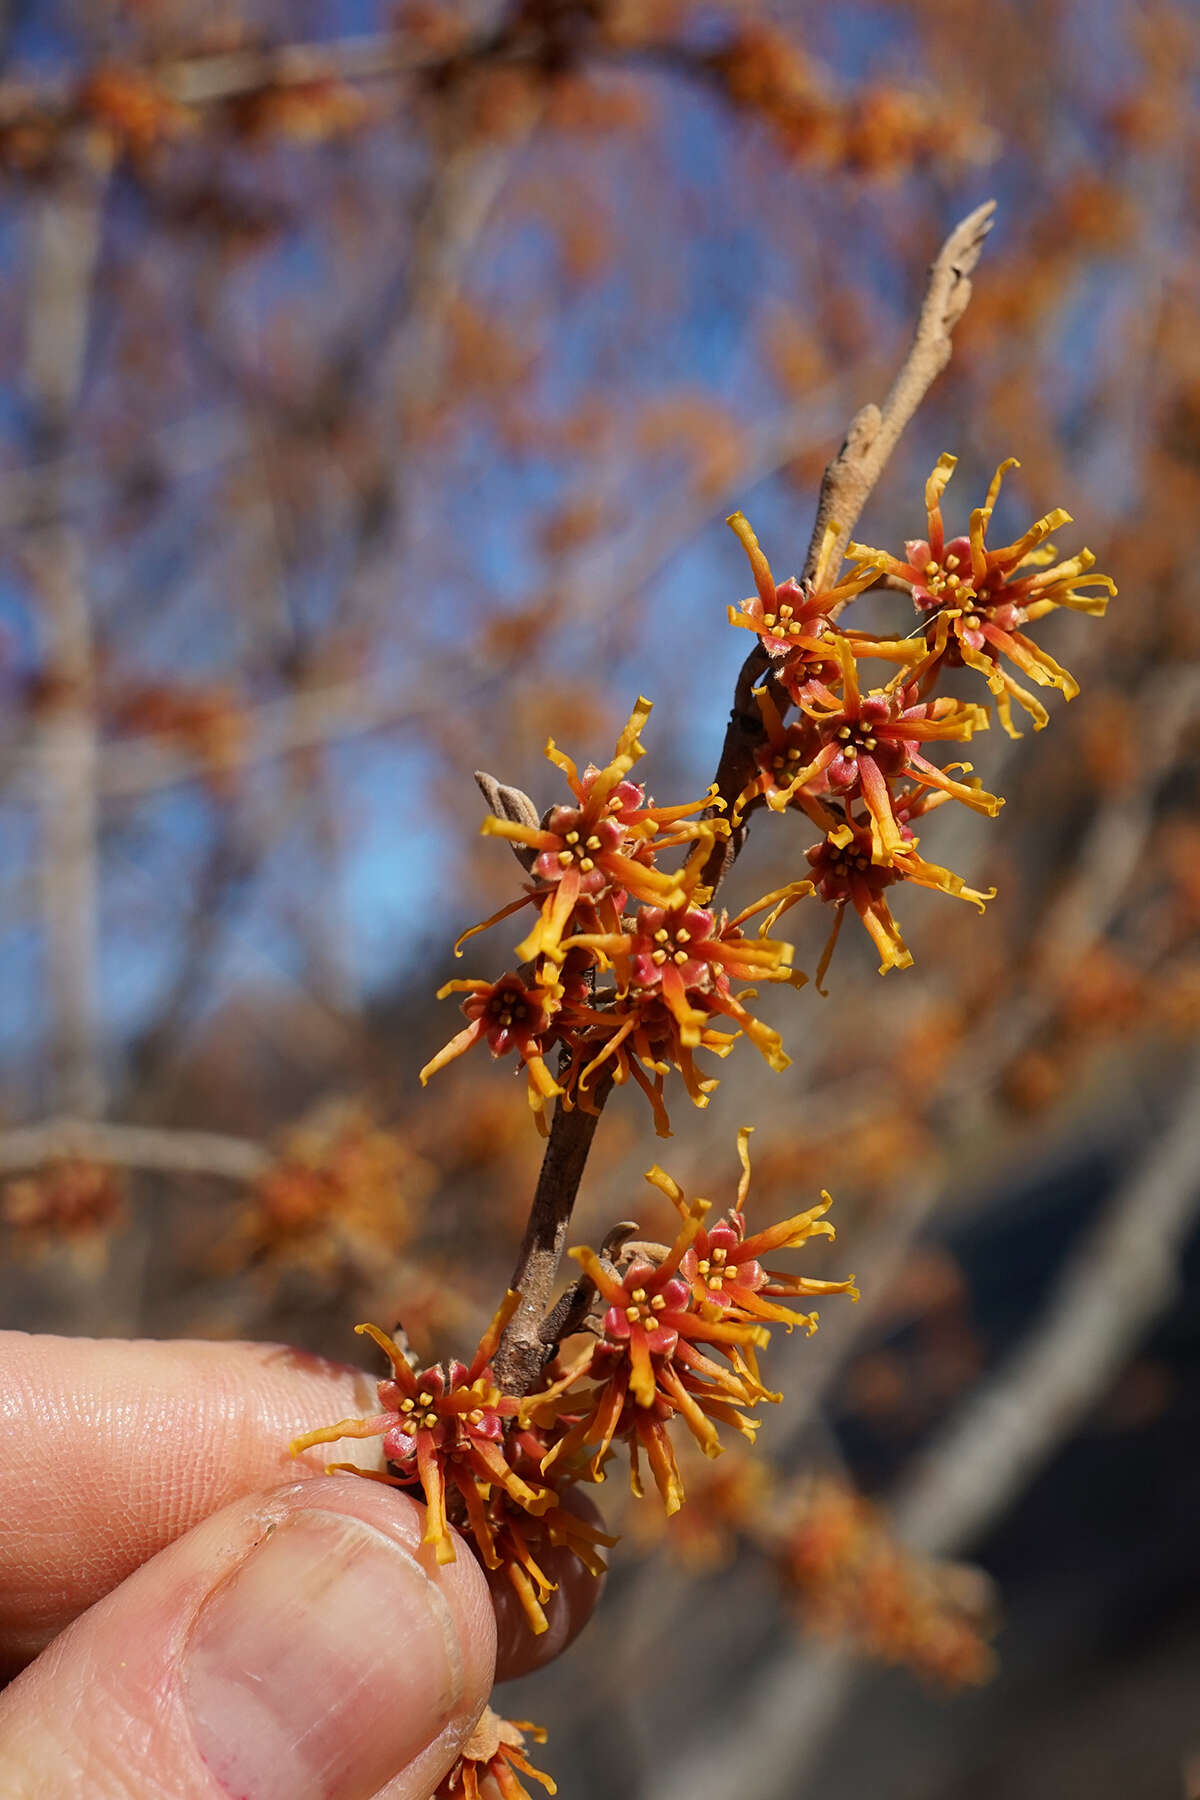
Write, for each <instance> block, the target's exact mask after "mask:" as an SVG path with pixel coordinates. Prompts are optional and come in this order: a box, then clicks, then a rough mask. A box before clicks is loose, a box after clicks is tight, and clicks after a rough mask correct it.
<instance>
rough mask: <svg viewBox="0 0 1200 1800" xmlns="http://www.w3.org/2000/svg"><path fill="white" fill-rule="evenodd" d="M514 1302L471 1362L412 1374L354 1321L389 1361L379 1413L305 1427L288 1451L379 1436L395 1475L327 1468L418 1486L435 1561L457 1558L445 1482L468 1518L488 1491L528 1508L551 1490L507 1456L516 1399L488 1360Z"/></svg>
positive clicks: (541, 1508)
mask: <svg viewBox="0 0 1200 1800" xmlns="http://www.w3.org/2000/svg"><path fill="white" fill-rule="evenodd" d="M519 1300H520V1296H519V1295H518V1294H515V1293H512V1292H510V1293H509V1294H508V1295H507V1296H506V1298H505V1300H504V1303H503V1305H502V1306H501V1307H500V1309H499V1311H498V1312H497V1313H496V1316H495V1318H494V1319H493V1320H492V1322H491V1324H490V1325H489V1326H488V1328H487V1330H486V1332H485V1333H484V1335H483V1337H482V1338H481V1339H480V1341H479V1345H478V1348H477V1349H476V1351H475V1354H474V1356H473V1357H472V1358H471V1361H470V1363H468V1364H466V1365H465V1366H464V1364H462V1363H460V1362H451V1363H448V1364H436V1365H434V1367H432V1368H429V1369H425V1370H423V1371H422V1372H421V1373H420V1374H416V1373H414V1372H413V1370H412V1368H411V1367H410V1366H409V1363H408V1360H407V1358H406V1357H405V1355H404V1352H403V1351H402V1350H401V1349H400V1347H399V1345H398V1344H396V1343H394V1342H393V1341H392V1339H391V1338H390V1337H388V1335H387V1333H386V1332H384V1331H381V1330H380V1329H379V1327H378V1325H358V1326H356V1327H355V1330H356V1331H358V1332H359V1333H360V1334H365V1335H366V1336H367V1337H369V1338H371V1339H372V1340H373V1341H374V1342H375V1343H376V1344H378V1345H379V1347H380V1349H381V1350H382V1351H383V1353H384V1355H385V1356H386V1357H387V1359H388V1361H389V1362H390V1364H391V1366H392V1373H391V1375H390V1376H388V1377H385V1379H384V1380H382V1381H381V1382H380V1383H379V1399H380V1403H381V1405H382V1406H383V1409H384V1410H383V1411H382V1412H380V1413H377V1414H375V1415H374V1416H373V1417H371V1418H368V1419H341V1420H340V1421H339V1422H338V1423H337V1424H336V1425H326V1426H323V1427H322V1428H321V1429H320V1430H318V1431H309V1432H306V1433H305V1435H304V1436H303V1437H298V1438H296V1439H295V1441H294V1442H293V1444H292V1455H293V1456H299V1455H300V1453H301V1451H303V1450H309V1449H311V1448H312V1446H313V1445H314V1444H329V1443H335V1442H336V1441H337V1440H338V1439H339V1438H367V1437H382V1439H383V1450H384V1455H385V1456H386V1457H387V1459H388V1461H389V1462H390V1463H391V1464H393V1465H394V1467H395V1468H396V1469H397V1471H398V1473H397V1474H396V1475H382V1474H376V1473H374V1472H373V1471H370V1470H366V1469H358V1468H354V1467H353V1466H352V1465H350V1464H346V1463H334V1464H332V1465H331V1466H332V1467H333V1468H334V1469H345V1470H346V1471H347V1472H348V1473H351V1474H354V1475H363V1476H365V1477H366V1478H367V1479H368V1480H373V1481H385V1482H387V1483H389V1484H390V1485H391V1486H392V1487H403V1488H411V1487H414V1486H416V1485H419V1486H420V1487H421V1488H422V1489H423V1490H424V1493H425V1502H426V1507H427V1513H426V1523H425V1536H424V1540H423V1541H424V1542H425V1543H427V1544H433V1545H434V1547H435V1549H436V1552H437V1560H438V1561H439V1562H440V1563H449V1562H453V1561H454V1560H455V1552H454V1539H453V1538H452V1537H451V1535H450V1528H449V1525H448V1522H447V1518H446V1483H447V1481H449V1482H451V1483H452V1484H453V1486H454V1487H456V1488H457V1490H458V1492H459V1494H460V1495H461V1497H462V1501H463V1504H464V1506H465V1508H466V1512H467V1517H468V1519H470V1520H471V1521H472V1523H473V1522H474V1520H475V1519H476V1518H477V1517H478V1516H479V1514H480V1512H481V1506H482V1501H483V1500H484V1499H486V1498H487V1497H488V1496H489V1495H490V1493H491V1492H492V1490H493V1489H494V1488H500V1489H502V1490H503V1492H504V1493H505V1494H507V1496H508V1498H509V1499H510V1500H512V1501H513V1502H515V1504H516V1505H517V1506H520V1507H523V1508H524V1509H525V1510H526V1511H527V1512H531V1513H542V1512H545V1511H547V1510H548V1508H549V1507H550V1506H551V1505H552V1504H553V1502H554V1495H553V1494H552V1493H551V1492H550V1490H549V1489H548V1488H545V1487H538V1488H535V1487H533V1486H532V1485H531V1484H530V1483H529V1482H527V1481H525V1480H524V1479H523V1478H522V1477H521V1476H520V1475H519V1474H518V1473H517V1471H516V1469H515V1468H514V1467H513V1466H512V1464H511V1462H510V1461H509V1457H508V1449H507V1444H506V1440H505V1437H504V1422H505V1421H506V1420H510V1419H513V1418H515V1416H516V1414H517V1411H518V1403H517V1401H515V1400H513V1399H511V1398H509V1397H508V1396H507V1395H502V1394H501V1392H500V1390H499V1388H498V1387H497V1386H496V1384H495V1381H494V1379H493V1376H492V1370H491V1358H492V1356H493V1355H494V1354H495V1351H496V1346H497V1345H498V1344H499V1342H500V1337H501V1333H502V1332H503V1330H504V1327H505V1326H506V1325H507V1323H508V1321H509V1319H511V1317H512V1315H513V1313H514V1312H515V1310H516V1308H517V1305H518V1303H519Z"/></svg>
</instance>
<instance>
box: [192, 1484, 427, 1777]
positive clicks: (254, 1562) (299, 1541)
mask: <svg viewBox="0 0 1200 1800" xmlns="http://www.w3.org/2000/svg"><path fill="white" fill-rule="evenodd" d="M183 1675H184V1686H185V1691H186V1694H187V1703H188V1709H189V1711H190V1714H191V1720H192V1730H193V1733H194V1736H195V1740H196V1745H197V1747H198V1749H199V1751H200V1755H201V1757H202V1758H203V1760H204V1762H205V1763H206V1764H207V1765H208V1768H209V1770H210V1771H211V1773H212V1774H213V1776H214V1777H215V1778H216V1780H217V1781H218V1782H220V1783H221V1785H222V1786H223V1787H224V1789H225V1791H226V1792H227V1793H228V1794H230V1795H234V1796H236V1797H237V1800H367V1797H368V1796H369V1795H372V1794H374V1793H375V1792H376V1791H377V1789H378V1788H380V1787H381V1786H382V1785H383V1783H384V1782H385V1781H387V1780H388V1779H389V1778H390V1777H391V1776H393V1775H395V1774H397V1773H398V1772H399V1771H400V1770H401V1769H403V1768H404V1767H405V1766H406V1765H407V1764H408V1763H410V1762H411V1761H412V1759H413V1758H414V1757H415V1756H417V1755H419V1754H420V1752H421V1751H422V1750H424V1749H425V1748H426V1746H427V1745H429V1744H431V1743H432V1742H433V1740H434V1738H436V1737H437V1735H438V1733H439V1732H440V1731H441V1730H442V1729H443V1728H444V1727H445V1726H446V1724H448V1722H449V1720H450V1719H451V1717H452V1716H453V1714H454V1710H455V1707H456V1706H457V1704H458V1702H459V1700H460V1699H461V1698H462V1693H463V1661H462V1652H461V1649H460V1647H459V1643H458V1639H457V1635H456V1633H455V1628H454V1623H453V1620H452V1618H451V1614H450V1609H449V1607H448V1606H447V1604H446V1601H445V1599H444V1597H443V1595H442V1594H441V1593H440V1592H439V1591H438V1589H437V1588H436V1587H435V1586H434V1584H433V1582H432V1581H431V1580H430V1579H429V1577H428V1576H427V1575H426V1574H425V1571H424V1570H423V1569H422V1568H421V1566H420V1564H419V1563H418V1562H417V1561H416V1559H415V1558H414V1557H413V1556H412V1555H410V1553H409V1552H408V1551H407V1550H405V1549H403V1548H402V1547H401V1546H400V1545H399V1544H396V1543H394V1542H393V1541H392V1539H391V1538H388V1537H385V1536H384V1535H383V1533H382V1532H379V1531H375V1530H373V1529H372V1527H371V1526H369V1525H364V1524H361V1523H360V1522H359V1520H357V1519H350V1518H344V1517H342V1516H341V1515H340V1514H337V1513H327V1512H320V1511H316V1510H314V1511H311V1512H305V1513H300V1514H298V1515H297V1516H296V1517H295V1518H293V1519H290V1520H289V1521H288V1522H287V1523H286V1524H283V1525H281V1526H279V1528H278V1529H277V1530H276V1531H275V1532H274V1533H273V1535H272V1536H270V1537H268V1538H266V1539H264V1541H263V1542H262V1543H261V1544H259V1545H258V1546H257V1548H256V1549H255V1550H254V1551H253V1552H252V1553H251V1555H250V1557H249V1559H248V1560H247V1561H246V1562H245V1563H243V1564H242V1566H241V1567H240V1568H239V1569H238V1571H237V1573H236V1574H235V1575H233V1576H232V1577H231V1578H230V1579H229V1580H228V1581H227V1582H225V1583H224V1584H223V1585H222V1586H221V1587H219V1588H218V1589H217V1590H216V1591H215V1592H214V1593H213V1594H212V1595H211V1596H210V1598H209V1599H208V1600H207V1601H206V1602H205V1604H204V1606H203V1607H202V1608H201V1611H200V1614H199V1617H198V1619H197V1621H196V1626H195V1629H194V1631H193V1634H192V1638H191V1641H190V1643H189V1645H188V1647H187V1650H186V1651H185V1656H184V1666H183Z"/></svg>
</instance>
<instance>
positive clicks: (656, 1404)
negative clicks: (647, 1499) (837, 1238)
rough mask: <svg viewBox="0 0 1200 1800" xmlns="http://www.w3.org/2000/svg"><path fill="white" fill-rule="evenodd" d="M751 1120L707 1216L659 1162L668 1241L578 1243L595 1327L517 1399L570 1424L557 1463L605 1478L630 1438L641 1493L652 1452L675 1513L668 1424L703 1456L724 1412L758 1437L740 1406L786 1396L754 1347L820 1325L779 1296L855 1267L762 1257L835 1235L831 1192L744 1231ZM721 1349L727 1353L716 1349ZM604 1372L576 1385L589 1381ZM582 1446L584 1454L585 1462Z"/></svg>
mask: <svg viewBox="0 0 1200 1800" xmlns="http://www.w3.org/2000/svg"><path fill="white" fill-rule="evenodd" d="M747 1136H748V1133H747V1132H746V1131H742V1132H741V1133H739V1136H738V1155H739V1158H740V1160H741V1164H742V1178H741V1181H740V1183H739V1186H738V1191H737V1204H736V1205H735V1206H734V1207H733V1208H731V1209H730V1211H729V1213H728V1214H727V1215H726V1217H725V1218H724V1219H722V1220H721V1221H720V1222H719V1223H718V1224H717V1225H715V1226H713V1227H712V1228H711V1229H710V1228H708V1227H707V1226H706V1225H705V1218H706V1215H707V1214H708V1212H709V1211H710V1210H711V1208H710V1205H709V1202H708V1201H707V1200H693V1201H690V1202H689V1201H687V1200H686V1199H685V1198H684V1195H683V1192H682V1190H681V1189H680V1187H679V1186H678V1184H677V1183H676V1182H675V1181H674V1180H672V1178H671V1177H670V1176H669V1175H667V1174H666V1173H665V1171H664V1170H662V1169H660V1168H658V1167H655V1168H653V1169H651V1170H650V1171H649V1173H648V1175H647V1177H646V1179H647V1181H649V1182H650V1184H651V1185H652V1186H653V1187H656V1188H658V1189H659V1191H660V1192H662V1193H664V1194H666V1195H667V1196H668V1198H669V1199H670V1200H671V1202H672V1204H673V1205H674V1206H676V1208H677V1209H678V1211H679V1214H680V1220H681V1224H680V1230H679V1233H678V1235H677V1236H676V1238H675V1241H674V1243H673V1244H672V1245H671V1246H670V1247H669V1248H668V1247H666V1246H659V1245H636V1246H631V1247H630V1251H629V1253H628V1261H627V1262H626V1264H625V1267H624V1269H623V1270H619V1269H618V1268H617V1266H616V1265H615V1264H614V1263H613V1262H611V1261H609V1260H607V1259H605V1258H602V1257H600V1256H597V1254H596V1253H595V1251H593V1250H589V1249H587V1248H581V1249H576V1250H572V1251H571V1255H572V1256H573V1257H574V1258H575V1260H576V1262H578V1263H579V1265H580V1267H581V1268H582V1270H583V1272H584V1275H585V1276H586V1277H587V1280H588V1281H589V1282H590V1283H591V1285H592V1287H593V1288H594V1289H595V1290H596V1293H597V1295H598V1296H599V1300H600V1301H601V1302H603V1305H604V1310H603V1314H602V1316H601V1317H600V1319H599V1321H598V1325H597V1331H598V1341H597V1342H596V1343H595V1344H594V1345H590V1346H589V1347H588V1348H587V1349H586V1350H585V1351H584V1352H583V1353H582V1355H581V1356H580V1357H578V1358H577V1359H576V1360H575V1361H574V1362H572V1363H569V1364H568V1365H567V1366H566V1368H565V1369H563V1370H561V1372H560V1373H559V1374H558V1375H557V1377H556V1379H554V1380H553V1381H552V1383H551V1386H550V1387H549V1388H547V1389H546V1391H545V1392H544V1393H541V1394H534V1395H532V1396H531V1397H530V1398H529V1399H528V1400H526V1401H525V1402H523V1405H522V1415H521V1416H522V1420H523V1422H526V1423H528V1422H530V1421H532V1422H534V1423H535V1424H537V1425H538V1426H540V1427H543V1428H544V1427H545V1426H546V1425H547V1424H549V1423H551V1422H556V1421H559V1420H562V1422H563V1423H565V1424H566V1425H567V1430H566V1431H565V1432H564V1434H563V1435H562V1437H560V1438H559V1440H558V1441H557V1442H556V1443H555V1444H554V1446H553V1448H552V1449H551V1450H550V1451H549V1452H548V1454H547V1455H546V1457H545V1458H544V1459H543V1461H542V1464H541V1470H542V1473H545V1472H547V1471H548V1470H549V1469H550V1468H552V1467H554V1466H556V1465H559V1464H562V1465H564V1466H565V1467H566V1468H567V1469H568V1470H570V1471H571V1473H573V1474H575V1475H576V1477H577V1478H579V1477H580V1476H582V1478H584V1479H587V1480H591V1481H600V1480H603V1465H604V1462H605V1460H606V1459H607V1457H608V1454H609V1451H610V1449H611V1446H612V1444H613V1443H614V1441H616V1442H624V1443H626V1444H627V1445H628V1447H629V1452H630V1462H631V1476H632V1480H633V1488H634V1492H635V1493H636V1494H639V1495H640V1493H641V1491H642V1489H641V1479H640V1472H639V1453H640V1452H641V1451H642V1450H644V1451H645V1453H646V1458H647V1461H648V1462H649V1464H650V1469H651V1472H652V1474H653V1476H654V1480H655V1483H656V1485H657V1487H658V1490H659V1493H660V1494H661V1496H662V1500H663V1503H664V1505H665V1507H666V1509H667V1512H668V1514H671V1513H674V1512H677V1511H678V1509H679V1507H680V1506H681V1505H682V1503H683V1498H684V1494H683V1483H682V1480H681V1478H680V1474H679V1467H678V1464H677V1462H676V1459H675V1453H674V1450H673V1447H672V1444H671V1437H670V1431H669V1427H670V1424H671V1422H672V1420H673V1419H674V1418H676V1417H678V1418H681V1419H682V1420H683V1423H684V1424H685V1425H686V1426H687V1428H688V1430H689V1431H690V1432H691V1434H692V1436H693V1437H694V1438H695V1440H696V1442H697V1443H698V1444H699V1446H700V1448H701V1449H702V1450H703V1451H704V1453H705V1455H706V1456H710V1457H715V1456H717V1455H719V1454H720V1451H721V1442H720V1438H719V1435H718V1431H717V1426H718V1425H727V1426H730V1427H731V1428H732V1429H734V1430H736V1431H739V1432H741V1433H742V1435H743V1436H745V1437H749V1438H751V1439H752V1438H753V1436H754V1433H755V1431H756V1430H757V1427H758V1421H757V1420H756V1419H754V1418H750V1417H747V1415H746V1412H745V1410H744V1409H745V1408H747V1407H751V1406H755V1405H757V1404H758V1402H759V1401H761V1400H777V1399H778V1398H779V1396H778V1395H777V1394H772V1393H770V1392H769V1390H768V1389H767V1388H765V1387H764V1386H763V1384H762V1381H761V1379H760V1377H759V1372H758V1365H757V1360H756V1352H757V1351H758V1350H759V1349H760V1348H762V1346H764V1345H765V1344H766V1343H767V1342H768V1340H769V1336H770V1333H769V1329H768V1327H769V1326H770V1325H772V1324H785V1325H786V1326H787V1327H788V1329H789V1330H791V1328H792V1327H793V1325H796V1324H802V1325H804V1326H805V1327H806V1329H807V1330H808V1331H810V1332H812V1331H815V1330H816V1325H817V1319H816V1314H815V1313H797V1312H795V1311H793V1310H792V1309H791V1308H790V1307H784V1306H781V1305H779V1301H780V1300H781V1299H787V1298H794V1297H796V1296H798V1295H812V1294H826V1293H847V1294H849V1295H850V1296H851V1298H853V1299H857V1297H858V1296H857V1290H856V1289H855V1288H854V1285H853V1282H852V1281H819V1280H816V1279H815V1278H810V1277H807V1276H793V1275H790V1274H787V1273H784V1272H780V1271H776V1270H773V1269H764V1268H763V1266H762V1264H761V1263H760V1262H759V1260H758V1258H759V1256H760V1255H761V1254H768V1253H770V1252H772V1251H775V1250H781V1249H794V1248H796V1247H797V1246H799V1245H800V1244H802V1243H805V1242H806V1241H807V1240H808V1239H809V1238H810V1237H814V1236H821V1235H824V1236H832V1235H833V1231H832V1227H831V1226H830V1225H828V1224H827V1223H825V1222H824V1220H823V1217H822V1215H823V1214H824V1213H825V1212H826V1211H827V1210H828V1207H829V1205H830V1201H829V1196H828V1195H823V1196H822V1200H821V1203H820V1204H819V1205H817V1206H815V1207H812V1208H810V1209H809V1210H808V1211H807V1212H803V1213H797V1214H795V1215H794V1216H793V1217H792V1218H790V1219H784V1220H782V1221H781V1222H780V1223H779V1224H777V1225H773V1226H770V1227H768V1228H767V1229H766V1230H764V1231H760V1232H756V1233H754V1234H753V1235H752V1236H750V1237H747V1236H746V1231H745V1218H744V1215H743V1212H742V1206H743V1203H744V1201H745V1197H746V1192H747V1188H748V1185H749V1179H750V1163H749V1156H748V1153H747V1149H746V1142H747ZM716 1357H721V1358H723V1359H724V1361H723V1362H718V1361H716V1360H715V1358H716ZM583 1382H592V1383H594V1384H595V1385H594V1386H593V1387H592V1388H591V1389H590V1390H588V1391H586V1392H581V1388H580V1384H581V1383H583ZM580 1459H583V1460H582V1463H581V1462H580Z"/></svg>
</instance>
